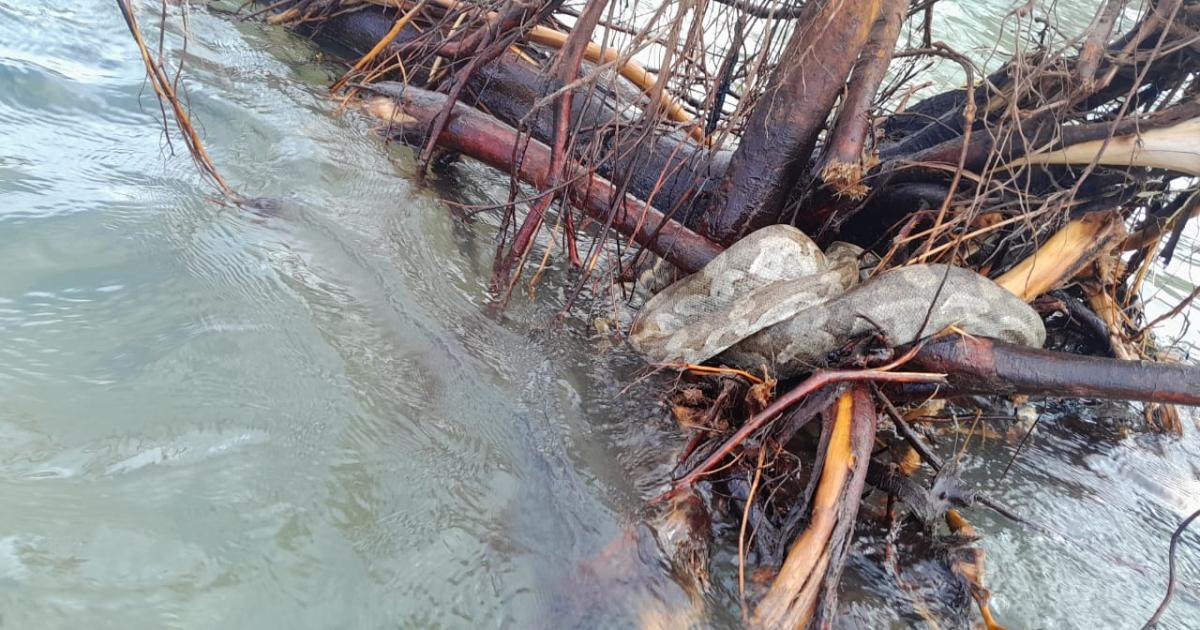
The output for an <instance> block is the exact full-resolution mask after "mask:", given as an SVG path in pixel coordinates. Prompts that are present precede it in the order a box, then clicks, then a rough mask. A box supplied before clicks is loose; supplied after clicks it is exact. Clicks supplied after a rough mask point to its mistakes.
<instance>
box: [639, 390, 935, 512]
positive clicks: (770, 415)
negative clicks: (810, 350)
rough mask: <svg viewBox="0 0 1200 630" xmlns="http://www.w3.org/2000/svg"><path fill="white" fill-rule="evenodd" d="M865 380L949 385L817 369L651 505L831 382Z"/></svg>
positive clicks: (696, 478)
mask: <svg viewBox="0 0 1200 630" xmlns="http://www.w3.org/2000/svg"><path fill="white" fill-rule="evenodd" d="M864 381H887V382H891V383H932V384H942V383H945V382H946V375H945V374H932V373H924V372H890V371H888V370H887V369H876V370H818V371H816V372H813V375H812V376H810V377H808V379H806V380H805V381H804V382H803V383H800V384H799V385H797V386H796V387H794V388H792V389H791V390H789V391H788V393H786V394H784V395H782V396H780V397H779V398H777V399H775V402H773V403H771V404H770V405H769V406H768V407H767V408H766V409H763V410H762V411H761V412H759V413H758V414H756V415H754V416H752V417H751V418H750V419H749V420H746V423H745V424H743V425H742V428H741V429H738V431H737V433H734V434H733V436H731V437H730V438H729V439H728V440H726V441H725V443H724V444H722V445H721V447H720V448H718V449H717V450H716V451H713V453H712V454H711V455H709V456H708V458H707V459H705V460H704V461H703V462H701V463H700V465H699V466H696V468H695V470H693V471H692V472H690V473H688V474H686V475H684V476H683V477H682V478H680V479H679V480H678V481H676V482H675V483H673V484H671V489H670V490H667V491H666V492H664V493H662V494H661V495H659V496H657V497H655V498H653V499H651V500H650V503H657V502H659V501H662V500H663V499H667V498H670V497H671V496H673V495H675V494H678V493H679V492H680V491H682V490H684V489H686V488H689V487H691V486H692V485H694V484H695V483H696V482H697V481H699V480H700V478H701V477H703V476H705V475H707V474H708V473H709V472H711V471H712V470H713V469H714V468H716V467H717V464H720V463H721V460H723V459H725V458H726V457H728V456H729V454H730V453H732V452H733V451H734V449H736V448H737V447H738V445H740V444H741V443H742V442H745V441H746V438H748V437H750V436H751V435H752V434H753V433H754V432H755V431H757V430H759V429H760V428H762V426H763V425H764V424H766V423H767V422H770V421H771V420H773V419H775V417H776V416H778V415H779V414H781V413H783V412H784V411H785V410H787V408H788V407H791V406H792V405H794V404H796V403H797V402H800V400H801V399H802V398H804V397H805V396H807V395H809V394H811V393H813V392H815V391H817V390H818V389H821V388H822V387H825V386H826V385H829V384H832V383H859V382H864Z"/></svg>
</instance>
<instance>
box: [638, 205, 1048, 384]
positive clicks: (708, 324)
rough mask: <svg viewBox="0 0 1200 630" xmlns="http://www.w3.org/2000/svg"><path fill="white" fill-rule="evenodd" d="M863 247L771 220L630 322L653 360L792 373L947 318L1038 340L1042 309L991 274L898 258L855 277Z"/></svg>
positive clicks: (908, 337) (973, 329)
mask: <svg viewBox="0 0 1200 630" xmlns="http://www.w3.org/2000/svg"><path fill="white" fill-rule="evenodd" d="M861 254H862V250H861V249H860V248H858V247H857V246H854V245H850V244H847V243H834V244H833V245H831V246H830V247H829V250H828V251H826V252H822V251H821V250H820V248H819V247H817V245H816V244H815V243H813V242H812V240H810V239H809V238H808V237H807V236H806V235H805V234H804V233H803V232H801V231H800V230H798V229H796V228H794V227H791V226H785V225H774V226H770V227H767V228H763V229H761V230H758V231H757V232H754V233H753V234H750V235H749V236H747V237H746V238H743V239H742V240H740V241H738V242H737V243H734V244H733V245H732V246H730V247H729V249H727V250H725V251H724V252H722V253H721V254H719V255H718V256H717V257H716V258H714V259H713V260H712V261H711V262H709V263H708V265H706V266H705V267H704V268H703V269H701V270H700V271H698V272H696V273H694V274H692V275H690V276H687V277H686V278H683V279H682V280H679V281H678V282H676V283H674V284H672V285H670V286H668V287H667V288H666V289H664V290H663V291H661V292H660V293H658V294H657V295H655V296H654V297H652V298H650V300H648V301H647V302H646V304H645V306H643V307H642V309H641V311H640V312H639V313H638V316H637V318H636V319H635V320H634V322H633V326H632V328H631V330H630V334H629V341H630V343H631V344H632V345H633V347H634V348H635V349H636V350H637V351H638V352H640V353H641V354H642V355H643V356H645V357H646V358H647V359H648V360H650V361H652V362H664V363H666V362H679V361H682V362H686V363H703V362H705V361H708V360H710V359H715V360H716V361H717V362H719V363H723V364H725V365H730V366H734V367H739V368H742V369H749V370H757V369H758V368H759V367H760V366H762V365H766V366H768V367H769V368H770V369H771V371H772V372H771V373H772V375H773V376H776V377H779V378H787V377H791V376H796V375H798V374H802V373H805V372H808V371H811V370H812V369H813V368H815V367H820V366H821V365H822V362H823V361H824V360H825V358H826V356H827V355H828V354H829V353H831V352H833V351H835V350H837V349H839V348H841V347H842V346H844V345H845V344H846V343H847V342H849V341H851V340H853V339H856V338H858V337H859V336H862V335H864V334H866V333H869V332H871V331H877V332H879V333H882V334H883V335H884V337H885V338H886V339H887V340H888V342H889V343H891V344H892V345H903V344H907V343H912V342H914V341H916V340H917V339H919V338H921V337H923V336H928V335H931V334H933V333H936V332H939V331H941V330H943V329H945V328H947V327H949V326H955V327H957V328H958V329H959V330H961V331H963V332H965V333H967V334H971V335H977V336H981V337H993V338H996V339H1000V340H1002V341H1007V342H1010V343H1019V344H1025V345H1030V346H1035V347H1040V346H1041V345H1042V343H1044V342H1045V339H1046V329H1045V327H1044V326H1043V324H1042V320H1041V318H1040V317H1039V316H1038V314H1037V312H1036V311H1034V310H1033V308H1031V307H1030V306H1029V305H1028V304H1026V303H1025V302H1023V301H1021V299H1020V298H1018V297H1017V296H1015V295H1013V294H1012V293H1009V292H1008V291H1006V290H1005V289H1004V288H1002V287H1000V286H999V285H997V284H996V283H994V282H992V281H991V280H988V279H987V278H985V277H983V276H981V275H979V274H977V273H975V272H973V271H970V270H968V269H963V268H961V267H952V266H948V265H940V264H926V265H910V266H906V267H898V268H895V269H891V270H888V271H885V272H883V273H880V274H878V275H876V276H875V277H873V278H871V279H869V280H867V281H865V282H862V281H860V272H859V268H858V259H859V256H860V255H861Z"/></svg>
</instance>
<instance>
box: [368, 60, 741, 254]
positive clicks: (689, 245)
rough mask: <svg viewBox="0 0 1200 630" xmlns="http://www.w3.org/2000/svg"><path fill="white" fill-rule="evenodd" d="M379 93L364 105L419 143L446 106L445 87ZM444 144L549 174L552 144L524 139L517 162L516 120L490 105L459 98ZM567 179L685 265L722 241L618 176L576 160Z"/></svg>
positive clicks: (530, 175) (493, 162)
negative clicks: (613, 178)
mask: <svg viewBox="0 0 1200 630" xmlns="http://www.w3.org/2000/svg"><path fill="white" fill-rule="evenodd" d="M369 89H370V90H371V91H373V92H376V93H377V94H379V96H374V97H370V98H367V99H366V100H365V101H364V108H365V109H366V111H368V112H370V113H371V114H373V115H375V116H377V117H379V118H380V119H381V120H383V121H384V122H386V123H387V124H388V125H389V127H390V130H391V131H392V132H393V133H395V134H398V135H400V136H402V137H404V138H405V139H407V140H410V141H414V142H422V141H426V140H428V138H426V137H425V136H426V134H427V133H428V131H429V124H430V121H432V120H433V118H434V117H435V116H437V115H438V113H439V112H440V111H441V110H442V108H444V107H445V105H446V97H445V95H442V94H437V93H435V92H430V91H427V90H422V89H419V88H414V87H404V86H403V85H400V84H390V83H379V84H373V85H372V86H371V87H370V88H369ZM437 141H438V144H439V145H440V146H442V147H444V148H446V149H449V150H451V151H457V152H459V153H462V154H464V155H467V156H470V157H472V158H475V159H477V160H479V161H480V162H483V163H485V164H487V165H489V166H492V167H494V168H497V169H501V170H504V171H511V170H515V171H516V175H517V177H518V178H520V179H521V180H522V181H525V182H528V183H531V184H533V185H534V186H537V187H539V188H541V187H544V186H545V185H546V184H547V182H549V181H550V173H551V168H550V166H551V155H550V148H549V147H547V146H546V145H545V144H542V143H541V142H538V141H536V140H529V141H528V142H524V141H522V143H521V144H522V147H521V148H522V149H523V155H522V156H521V158H520V160H519V161H518V162H517V163H516V164H514V157H515V156H516V155H517V153H516V152H515V148H516V147H517V146H518V144H517V142H518V137H517V132H516V130H515V129H513V128H512V127H509V126H508V125H505V124H504V123H502V122H500V121H498V120H496V119H495V118H492V117H491V116H488V115H487V114H484V113H483V112H481V111H479V110H477V109H474V108H472V107H468V106H467V105H464V104H462V103H456V104H455V105H454V109H453V111H452V112H451V115H450V118H449V120H448V122H447V125H446V127H445V129H444V130H443V131H442V134H441V136H440V137H439V138H438V139H437ZM571 171H572V172H571V173H570V175H569V177H567V178H565V182H566V183H565V185H566V186H567V195H568V197H569V199H570V201H571V203H572V204H574V205H575V206H577V207H579V208H582V209H583V210H584V211H585V212H587V213H588V214H589V215H590V216H592V217H593V218H594V219H596V220H597V221H600V222H601V223H608V222H611V226H612V228H613V229H614V230H616V231H617V232H619V233H621V234H624V235H627V236H631V237H632V239H633V240H634V241H635V242H637V243H638V244H640V245H643V246H645V247H647V248H648V249H649V250H650V251H652V252H654V253H655V254H658V255H659V256H661V257H663V258H665V259H666V260H667V261H669V262H670V263H671V264H673V265H675V266H677V267H679V268H680V269H682V270H684V271H689V272H691V271H696V270H698V269H700V268H701V267H703V266H704V264H705V263H707V262H708V261H709V260H711V259H712V258H713V256H716V255H717V253H718V252H719V251H720V247H719V246H718V245H717V244H716V243H713V242H712V241H710V240H708V239H705V238H703V237H701V236H700V235H698V234H696V233H695V232H693V231H691V230H689V229H688V228H686V227H685V226H683V225H682V224H680V223H679V222H678V221H675V220H673V219H670V218H667V217H665V216H663V214H662V213H661V212H659V211H658V210H655V209H654V208H652V207H650V206H647V205H646V204H644V203H642V202H641V201H639V200H638V199H637V198H635V197H633V196H631V195H627V194H626V195H621V194H620V192H619V190H618V188H617V187H616V186H614V185H613V184H612V182H610V181H608V180H606V179H604V178H603V177H600V176H598V175H594V174H589V173H587V172H586V171H585V170H583V169H582V168H580V167H578V166H576V167H574V168H572V169H571Z"/></svg>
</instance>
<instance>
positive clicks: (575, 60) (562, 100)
mask: <svg viewBox="0 0 1200 630" xmlns="http://www.w3.org/2000/svg"><path fill="white" fill-rule="evenodd" d="M607 6H608V0H588V3H587V5H586V6H584V8H583V12H582V13H581V14H580V15H579V19H578V21H577V22H576V23H575V28H574V29H573V30H572V31H571V34H570V36H568V37H567V43H566V45H564V46H563V47H562V50H560V51H559V54H558V57H557V58H556V59H555V60H554V64H553V65H552V66H551V68H550V75H551V76H553V77H554V78H556V79H558V80H559V81H561V82H562V83H563V84H564V85H566V84H569V83H571V82H572V81H574V80H575V78H576V77H577V76H578V75H579V65H580V63H582V62H583V54H584V52H586V51H587V46H588V44H589V43H590V42H591V40H592V32H593V31H595V30H596V25H597V24H598V23H599V22H600V17H601V16H602V15H603V13H604V8H605V7H607ZM573 96H574V93H573V91H572V90H564V91H563V93H562V94H561V95H560V96H559V97H558V107H557V108H556V109H555V118H554V144H553V146H552V147H551V152H550V177H549V180H548V181H547V182H546V189H545V190H550V191H552V190H554V189H555V188H557V187H558V185H559V183H561V181H562V178H563V165H564V164H565V162H566V154H567V140H568V136H569V135H570V132H571V101H572V97H573ZM543 192H545V191H543ZM556 198H557V195H555V194H549V195H544V196H542V198H541V199H539V200H538V201H537V202H535V203H534V204H533V207H532V208H530V209H529V213H528V214H526V215H525V220H524V221H523V222H522V223H521V227H520V229H518V230H517V234H516V236H514V237H513V241H512V246H511V247H510V249H509V252H508V256H506V257H505V258H504V259H503V261H501V262H500V263H499V264H498V265H496V269H495V270H494V271H493V273H494V275H495V280H496V281H502V280H503V279H505V278H507V277H508V274H509V272H510V271H511V270H512V268H513V265H514V264H516V263H517V261H519V260H522V259H523V258H524V257H525V254H526V252H528V250H529V244H530V243H531V242H532V241H533V235H534V234H536V233H537V230H538V228H539V227H540V226H541V225H542V221H543V218H544V217H545V214H546V210H548V209H549V208H550V204H552V203H554V200H555V199H556ZM564 214H565V215H566V223H567V234H566V237H565V238H566V241H567V251H568V253H569V256H570V260H571V263H572V264H574V265H576V266H581V265H582V262H581V261H580V260H579V254H578V251H577V248H576V246H575V233H574V232H575V230H574V229H573V225H572V222H571V212H570V211H569V210H567V211H565V212H564Z"/></svg>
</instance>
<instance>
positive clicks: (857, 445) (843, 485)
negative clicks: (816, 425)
mask: <svg viewBox="0 0 1200 630" xmlns="http://www.w3.org/2000/svg"><path fill="white" fill-rule="evenodd" d="M868 392H869V390H868V389H867V387H866V385H865V384H859V385H855V386H854V387H853V388H852V389H851V390H849V391H847V392H845V393H843V394H842V395H841V396H840V397H839V398H838V401H837V404H836V406H835V409H836V411H835V412H834V414H833V421H832V423H826V427H825V429H824V430H826V431H830V433H829V440H828V441H827V443H826V450H825V457H824V465H823V466H822V468H821V480H820V482H819V483H818V485H817V491H816V494H815V495H814V496H813V500H812V506H811V508H812V512H811V516H810V517H809V522H808V527H807V528H806V529H805V530H804V532H803V533H802V534H800V537H799V538H797V539H796V542H794V543H792V546H791V548H790V549H789V550H788V555H787V559H786V560H784V563H783V567H782V568H780V570H779V575H777V576H776V578H775V581H774V582H773V583H772V584H771V589H770V590H769V591H768V592H767V594H766V595H765V596H764V597H763V598H762V600H760V601H759V603H758V607H757V608H756V609H755V611H754V619H753V623H754V626H755V627H758V628H803V627H806V626H810V625H811V626H822V625H824V626H828V625H829V624H830V623H832V621H833V618H832V617H833V613H834V610H835V608H836V605H837V585H838V582H839V581H840V579H841V574H842V567H843V566H844V565H845V562H846V553H847V551H849V548H850V540H851V538H852V536H853V534H854V523H855V519H856V518H857V516H858V506H859V498H860V497H861V496H862V491H863V484H864V482H865V481H866V477H867V465H868V464H869V463H870V461H871V446H872V444H873V443H874V441H875V428H876V423H877V421H878V418H877V416H876V414H875V404H874V402H873V401H872V399H871V395H870V394H869V393H868Z"/></svg>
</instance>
